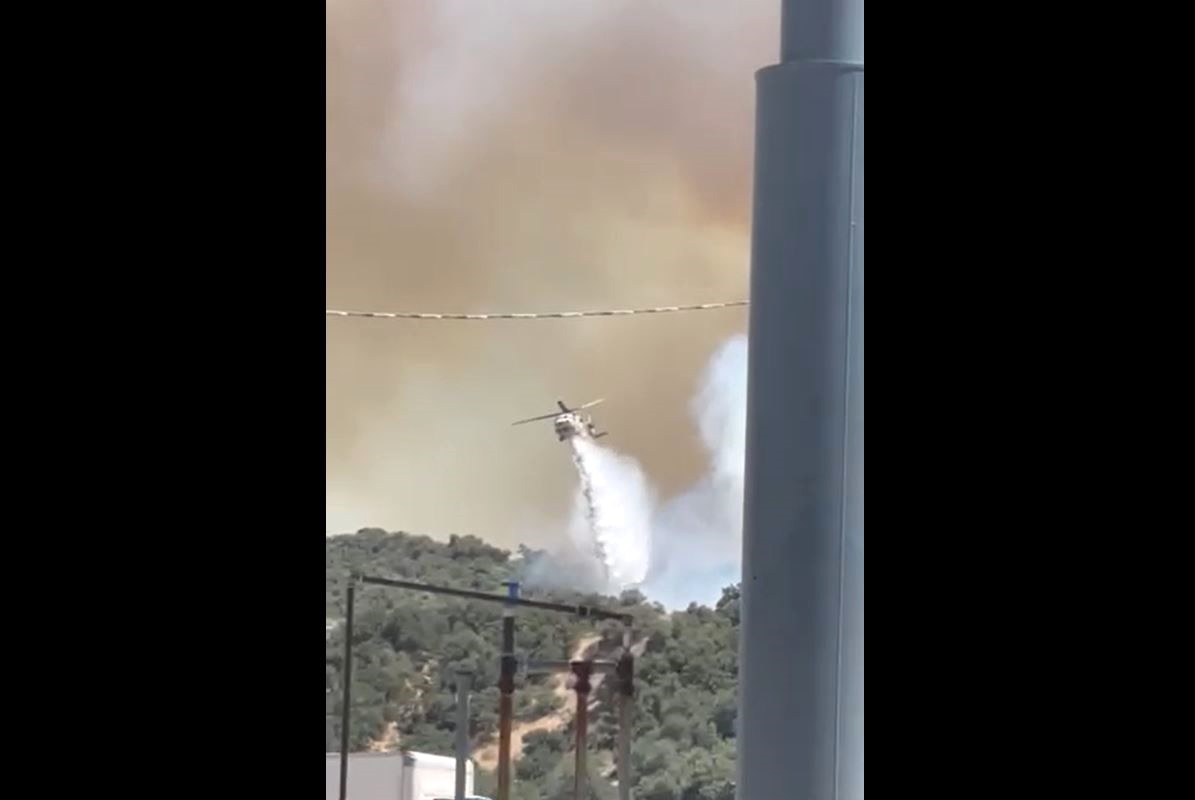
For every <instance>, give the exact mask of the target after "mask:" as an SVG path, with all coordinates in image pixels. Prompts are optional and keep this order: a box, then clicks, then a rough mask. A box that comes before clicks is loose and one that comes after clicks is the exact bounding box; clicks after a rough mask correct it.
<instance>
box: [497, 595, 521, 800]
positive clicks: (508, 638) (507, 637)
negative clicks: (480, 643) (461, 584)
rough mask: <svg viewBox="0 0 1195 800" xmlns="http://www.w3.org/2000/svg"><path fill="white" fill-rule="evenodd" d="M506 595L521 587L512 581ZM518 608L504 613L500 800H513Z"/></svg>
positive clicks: (513, 607) (499, 747)
mask: <svg viewBox="0 0 1195 800" xmlns="http://www.w3.org/2000/svg"><path fill="white" fill-rule="evenodd" d="M505 586H506V595H507V597H509V598H510V599H511V600H515V599H517V598H518V596H519V584H518V583H516V582H515V581H508V582H506V584H505ZM517 668H518V662H517V661H516V660H515V606H514V604H513V603H511V604H507V606H506V607H505V608H503V609H502V671H501V673H500V675H499V677H498V691H499V692H500V693H501V694H499V696H498V800H510V723H511V717H512V715H513V712H514V703H513V697H514V691H515V670H516V669H517Z"/></svg>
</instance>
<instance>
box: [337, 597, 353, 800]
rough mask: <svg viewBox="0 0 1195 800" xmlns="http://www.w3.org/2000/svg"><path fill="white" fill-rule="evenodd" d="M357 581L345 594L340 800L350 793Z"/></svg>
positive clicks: (341, 672) (341, 673)
mask: <svg viewBox="0 0 1195 800" xmlns="http://www.w3.org/2000/svg"><path fill="white" fill-rule="evenodd" d="M354 583H355V579H354V578H352V577H351V576H350V577H349V585H348V590H347V592H346V593H345V603H346V609H345V612H344V665H343V667H342V668H341V670H340V677H341V680H342V681H343V682H344V687H343V691H342V692H341V697H340V702H341V708H340V800H347V798H348V791H349V723H350V721H351V720H352V716H351V713H352V708H353V600H354V598H353V594H354Z"/></svg>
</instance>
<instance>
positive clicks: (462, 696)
mask: <svg viewBox="0 0 1195 800" xmlns="http://www.w3.org/2000/svg"><path fill="white" fill-rule="evenodd" d="M472 684H473V674H472V673H469V672H458V673H456V800H465V777H466V775H465V773H466V768H467V766H468V764H469V690H470V689H471V688H472Z"/></svg>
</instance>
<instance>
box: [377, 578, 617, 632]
mask: <svg viewBox="0 0 1195 800" xmlns="http://www.w3.org/2000/svg"><path fill="white" fill-rule="evenodd" d="M355 577H356V578H357V579H358V580H360V581H361V582H362V583H365V584H370V585H372V586H389V587H391V588H394V589H411V590H413V591H417V592H429V593H431V594H447V595H452V596H453V597H463V598H466V599H468V600H482V601H485V602H488V603H500V604H502V605H504V606H523V607H525V608H538V609H541V610H543V611H558V612H560V613H562V614H574V615H576V616H578V617H593V618H594V619H613V620H618V621H619V622H622V623H623V624H626V625H630V624H631V623H632V622H634V617H632V616H631V615H630V614H624V613H622V612H618V611H608V610H606V609H604V608H598V607H597V606H587V605H582V604H577V605H571V604H569V603H549V602H547V601H544V600H528V599H526V598H523V597H508V596H507V595H504V594H490V593H489V592H478V591H475V590H473V589H454V588H452V587H450V586H433V585H431V584H427V583H416V582H415V581H400V580H395V579H393V578H374V577H371V576H369V575H358V576H355Z"/></svg>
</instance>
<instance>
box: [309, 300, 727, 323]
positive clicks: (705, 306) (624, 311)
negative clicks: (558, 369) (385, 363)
mask: <svg viewBox="0 0 1195 800" xmlns="http://www.w3.org/2000/svg"><path fill="white" fill-rule="evenodd" d="M749 302H750V301H748V300H732V301H730V302H726V303H701V304H699V305H692V306H658V307H656V308H618V309H608V310H602V311H545V312H531V313H524V314H513V313H507V314H432V313H416V312H414V311H338V310H335V309H327V310H325V311H324V315H325V316H328V317H366V318H372V319H453V320H483V319H574V318H577V317H627V316H632V315H635V314H671V313H674V312H678V311H712V310H714V309H719V308H735V307H737V306H745V305H747V304H748V303H749Z"/></svg>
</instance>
